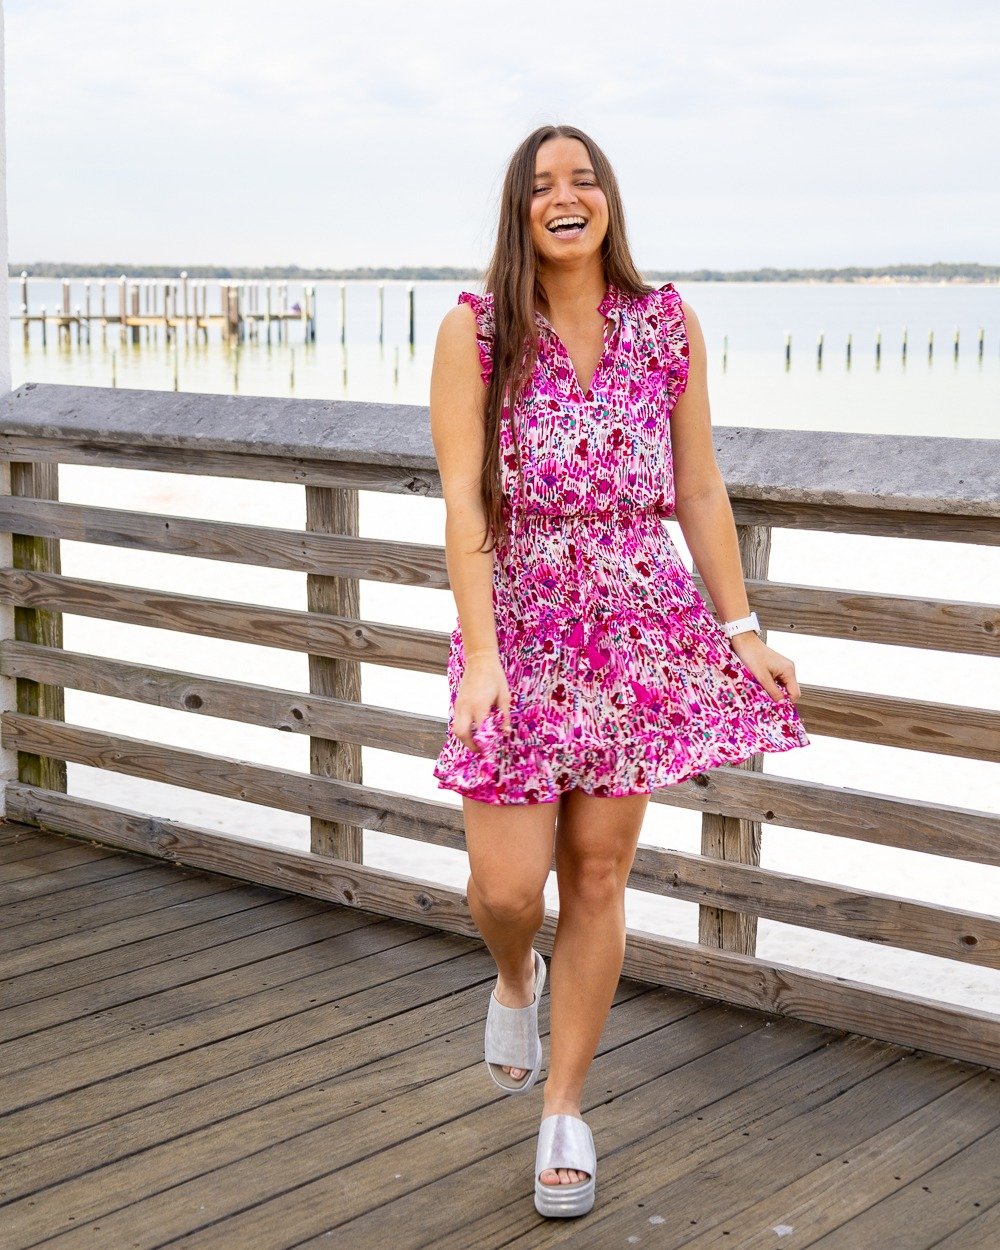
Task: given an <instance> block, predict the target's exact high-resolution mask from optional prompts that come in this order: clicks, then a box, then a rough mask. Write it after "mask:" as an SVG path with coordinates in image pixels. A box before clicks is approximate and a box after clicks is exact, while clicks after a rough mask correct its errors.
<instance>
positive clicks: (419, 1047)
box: [0, 826, 1000, 1250]
mask: <svg viewBox="0 0 1000 1250" xmlns="http://www.w3.org/2000/svg"><path fill="white" fill-rule="evenodd" d="M11 832H12V830H11V828H10V827H9V826H0V833H2V834H8V833H11ZM13 832H14V833H16V830H15V831H13ZM29 844H30V845H31V846H32V847H33V849H34V850H35V851H39V853H38V854H37V855H35V854H33V855H31V856H30V857H29V858H19V857H16V856H15V857H14V858H12V859H9V860H7V861H6V862H4V861H3V859H2V858H0V865H2V867H0V878H2V880H3V882H4V886H5V887H8V888H10V889H12V890H13V891H14V894H13V898H12V901H11V902H10V904H9V907H10V908H11V909H13V911H12V912H10V913H7V912H5V913H4V915H3V924H4V926H5V927H3V928H0V949H4V950H5V951H6V955H7V958H8V960H10V961H11V962H10V968H11V969H12V972H13V975H12V976H11V977H10V978H9V979H8V980H7V981H6V982H5V985H4V990H5V994H4V998H3V999H2V1000H0V1037H3V1038H5V1039H7V1040H6V1041H3V1042H0V1063H3V1064H4V1070H5V1075H6V1077H7V1079H6V1080H5V1082H4V1083H3V1084H2V1086H0V1091H2V1092H0V1103H2V1110H4V1111H5V1112H6V1114H2V1115H0V1204H2V1205H3V1211H2V1215H0V1220H2V1226H3V1229H4V1235H5V1247H6V1246H8V1245H9V1246H10V1248H11V1250H19V1248H20V1247H27V1246H30V1245H34V1244H36V1243H38V1242H39V1241H45V1243H46V1246H47V1247H51V1248H52V1250H75V1248H76V1247H78V1246H83V1245H88V1246H89V1245H93V1244H94V1243H95V1242H98V1241H100V1243H101V1244H107V1245H129V1246H130V1247H149V1248H150V1250H152V1248H153V1247H158V1246H161V1245H165V1244H167V1243H169V1242H171V1241H176V1240H178V1239H180V1240H182V1241H183V1244H184V1245H185V1247H186V1248H188V1247H192V1248H193V1247H198V1250H202V1248H209V1247H214V1248H217V1250H229V1247H231V1246H233V1245H236V1244H242V1243H244V1242H245V1243H247V1244H251V1245H254V1246H255V1247H258V1248H259V1250H272V1248H274V1250H276V1248H277V1247H291V1246H303V1245H315V1246H317V1247H318V1246H320V1245H323V1246H329V1245H330V1244H340V1243H343V1244H351V1245H356V1246H367V1245H372V1246H382V1245H384V1244H386V1243H387V1242H390V1241H391V1243H392V1245H393V1250H403V1248H404V1247H409V1246H413V1247H416V1246H425V1245H434V1246H435V1248H436V1250H437V1248H440V1250H445V1248H446V1247H447V1248H450V1250H467V1247H468V1246H470V1245H475V1246H477V1248H478V1247H491V1246H497V1247H499V1246H508V1245H511V1246H514V1245H523V1246H526V1247H528V1246H530V1247H532V1250H535V1247H543V1246H547V1245H556V1244H561V1243H563V1242H565V1241H570V1240H571V1241H572V1243H573V1245H574V1247H576V1246H577V1245H578V1244H579V1245H580V1246H581V1247H584V1246H593V1247H601V1248H602V1250H603V1247H605V1246H607V1245H611V1244H622V1245H626V1244H630V1239H633V1238H639V1240H640V1242H648V1244H651V1245H652V1244H655V1245H657V1246H663V1247H669V1246H681V1245H684V1246H694V1247H698V1246H706V1247H707V1246H708V1245H709V1244H711V1245H713V1246H716V1245H719V1244H729V1245H733V1246H736V1247H739V1250H752V1248H753V1247H757V1246H761V1247H763V1246H765V1245H767V1246H772V1245H775V1244H781V1245H782V1246H783V1247H788V1248H793V1247H797V1246H806V1245H809V1246H817V1247H819V1246H822V1247H823V1250H854V1247H856V1246H857V1245H859V1244H864V1245H878V1246H879V1247H880V1250H883V1248H884V1250H891V1248H892V1247H899V1250H902V1248H903V1247H905V1248H906V1250H921V1247H924V1246H926V1247H928V1248H929V1247H930V1246H931V1245H939V1246H941V1247H943V1248H946V1250H972V1248H973V1247H978V1246H980V1245H981V1246H983V1247H985V1246H987V1245H993V1244H996V1233H997V1229H998V1227H1000V1171H998V1168H997V1158H998V1155H1000V1079H998V1077H997V1074H996V1073H995V1072H992V1071H991V1070H989V1069H986V1068H982V1067H980V1066H978V1065H974V1064H965V1063H960V1062H957V1061H954V1060H950V1059H944V1058H941V1057H940V1056H935V1055H930V1054H926V1053H923V1052H919V1051H913V1050H910V1049H907V1048H903V1047H897V1046H892V1045H889V1044H887V1043H883V1042H879V1041H876V1040H873V1039H871V1038H865V1037H859V1036H855V1035H852V1034H850V1033H844V1032H841V1031H839V1030H835V1029H829V1028H824V1027H821V1026H818V1025H813V1024H809V1023H807V1022H802V1021H796V1020H793V1019H789V1018H783V1017H775V1016H772V1015H768V1014H766V1013H763V1012H754V1011H747V1010H741V1009H738V1008H735V1007H730V1006H728V1005H725V1004H721V1003H716V1002H713V1001H711V1000H709V999H706V998H701V997H698V996H695V995H691V994H684V993H680V992H675V991H672V990H667V989H664V988H663V987H657V986H648V985H644V984H643V983H640V982H636V981H632V980H628V979H623V980H622V981H621V983H620V984H619V986H618V989H617V992H616V995H615V999H614V1003H613V1005H612V1009H611V1012H610V1014H609V1017H608V1021H607V1024H606V1026H605V1029H604V1032H603V1034H602V1037H601V1041H600V1044H599V1047H598V1053H597V1056H596V1057H595V1060H594V1063H593V1066H592V1068H591V1072H590V1076H589V1078H588V1082H587V1086H586V1090H585V1098H584V1114H585V1115H586V1116H587V1120H588V1123H590V1124H591V1127H592V1128H593V1130H594V1136H595V1140H596V1143H597V1147H598V1158H599V1169H598V1198H597V1205H596V1207H595V1209H594V1211H593V1212H592V1213H591V1214H590V1215H589V1216H587V1217H585V1218H584V1219H582V1220H545V1219H543V1218H542V1217H540V1216H539V1215H538V1214H537V1213H536V1212H535V1210H534V1205H533V1203H532V1200H531V1194H532V1183H533V1178H532V1175H531V1173H532V1164H533V1160H534V1148H535V1140H536V1134H537V1126H538V1116H539V1114H540V1110H541V1096H540V1092H539V1094H538V1095H537V1096H535V1097H530V1098H525V1099H510V1098H505V1097H504V1096H503V1095H501V1094H500V1093H499V1091H498V1090H497V1089H496V1088H495V1086H493V1085H492V1084H491V1083H490V1081H489V1079H488V1077H487V1075H486V1073H485V1070H484V1068H483V1065H482V1031H483V1023H484V1019H485V1011H486V999H487V997H488V994H489V991H490V989H491V988H492V986H493V983H494V981H495V976H496V971H495V968H494V966H493V962H492V960H491V959H490V957H489V954H488V952H487V951H486V950H485V948H484V947H483V945H482V943H480V942H479V941H478V940H475V939H472V938H469V937H466V936H461V935H456V934H450V933H444V932H441V931H438V930H436V929H432V928H430V927H427V926H422V925H418V924H411V923H409V922H406V921H397V920H393V919H390V918H386V917H383V916H378V915H375V914H373V913H367V912H362V911H360V910H355V909H350V908H342V907H339V906H337V905H331V904H328V903H325V902H322V901H320V900H317V899H314V898H308V897H305V896H299V895H295V894H286V893H284V892H283V891H281V890H278V889H273V888H267V887H260V886H257V885H254V884H252V883H243V882H239V881H237V880H235V879H234V878H232V877H224V876H221V875H216V874H212V873H208V872H202V871H189V870H182V869H180V868H178V867H177V866H165V865H157V864H155V863H154V862H153V861H151V860H149V859H148V858H146V857H142V856H139V855H135V854H133V853H129V852H119V851H115V850H112V851H109V850H108V849H106V848H102V847H99V846H94V845H92V844H90V843H85V842H83V841H82V840H74V839H70V838H66V837H63V836H61V835H55V834H48V833H37V832H32V833H30V834H28V835H25V841H24V842H23V844H18V839H17V837H16V836H15V837H3V838H2V840H0V850H2V849H3V848H7V849H8V850H11V848H13V847H14V846H15V845H20V846H23V848H24V849H27V847H28V845H29ZM53 863H57V864H61V865H62V867H60V868H56V869H54V868H53V867H52V865H53ZM33 864H34V865H35V866H36V871H35V872H34V873H33V872H32V865H33ZM11 867H13V868H15V869H18V870H19V875H18V877H17V879H16V880H15V881H14V882H8V880H7V876H6V873H7V869H8V868H11ZM68 874H72V875H71V876H70V879H69V881H62V880H60V878H63V877H66V876H67V875H68ZM88 874H89V876H88ZM2 888H4V887H0V889H2ZM54 899H58V900H60V901H59V902H56V903H53V900H54ZM11 916H13V920H11ZM8 990H9V991H10V994H9V995H8V994H7V991H8ZM539 1025H540V1029H541V1031H542V1033H543V1036H544V1037H547V1036H548V1031H549V999H548V996H547V995H546V996H545V997H543V999H542V1004H541V1010H540V1014H539ZM544 1072H545V1069H544V1068H543V1076H544ZM776 1228H782V1230H783V1231H782V1233H781V1235H780V1236H779V1234H778V1233H777V1232H776V1231H775V1229H776ZM991 1235H992V1239H991ZM631 1244H639V1242H635V1241H632V1242H631Z"/></svg>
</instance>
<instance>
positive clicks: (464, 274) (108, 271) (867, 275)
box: [8, 261, 1000, 282]
mask: <svg viewBox="0 0 1000 1250" xmlns="http://www.w3.org/2000/svg"><path fill="white" fill-rule="evenodd" d="M22 270H26V271H27V272H28V273H29V274H30V275H31V276H32V277H33V278H117V277H119V275H121V274H123V273H124V274H127V275H128V276H129V277H130V278H159V277H163V276H165V275H172V276H173V275H176V274H178V273H179V272H180V270H181V267H180V266H178V265H136V264H124V263H123V264H114V265H112V264H103V263H102V264H91V265H79V264H74V263H70V262H68V261H65V262H53V261H35V262H33V263H31V264H23V263H17V262H15V261H11V262H10V265H9V267H8V274H9V276H10V277H12V278H15V277H18V276H19V275H20V273H21V271H22ZM186 272H187V275H188V277H189V278H191V279H192V280H193V281H195V280H197V281H204V280H206V279H215V278H218V279H220V280H223V281H225V280H229V281H239V280H241V279H258V280H260V281H275V282H277V281H284V282H299V281H303V280H307V281H314V280H322V279H324V278H334V279H336V278H341V279H344V280H347V279H361V280H365V281H376V280H378V279H380V278H386V279H396V280H397V281H409V282H416V281H433V280H435V279H436V280H438V281H442V282H467V281H470V280H472V281H478V280H479V279H481V278H482V270H480V269H470V268H461V267H448V266H447V265H404V266H399V267H396V268H392V267H390V266H388V265H383V266H366V267H364V268H354V269H350V268H343V269H314V268H302V267H300V266H299V265H188V266H187V268H186ZM644 276H645V277H646V278H647V279H649V280H650V281H651V282H667V281H682V280H683V281H692V282H877V281H879V280H885V279H890V280H893V281H897V282H928V281H931V282H998V281H1000V265H976V264H971V263H967V264H958V263H947V262H944V261H936V262H935V263H934V264H928V265H919V264H909V265H852V266H850V267H848V268H843V269H832V268H831V269H688V270H684V271H681V270H673V271H669V270H646V271H644Z"/></svg>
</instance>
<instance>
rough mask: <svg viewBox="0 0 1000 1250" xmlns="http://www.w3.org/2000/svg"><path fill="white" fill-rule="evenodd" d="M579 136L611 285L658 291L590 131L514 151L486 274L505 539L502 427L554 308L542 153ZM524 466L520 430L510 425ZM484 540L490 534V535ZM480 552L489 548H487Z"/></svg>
mask: <svg viewBox="0 0 1000 1250" xmlns="http://www.w3.org/2000/svg"><path fill="white" fill-rule="evenodd" d="M556 138H566V139H579V140H580V142H581V143H582V144H583V145H584V146H585V147H586V149H587V152H588V153H589V155H590V163H591V165H592V167H593V170H594V173H595V175H596V177H597V182H598V185H599V186H600V188H601V190H602V191H603V192H604V195H605V198H606V199H607V202H608V229H607V233H606V235H605V237H604V242H603V243H602V244H601V259H602V262H603V265H604V279H605V283H614V285H615V286H617V287H618V288H619V290H621V291H623V292H624V293H626V294H628V295H631V296H632V297H633V298H635V297H638V296H641V295H646V294H648V293H649V292H650V291H652V290H653V288H652V287H651V286H650V285H649V284H648V283H646V282H644V281H643V279H642V275H641V274H640V273H639V270H638V269H637V268H636V265H635V262H634V260H633V259H632V253H631V250H630V248H629V245H628V237H627V232H626V228H625V209H624V207H623V205H622V198H621V192H620V191H619V189H618V180H617V178H616V177H615V173H614V170H613V169H612V168H611V163H610V161H609V160H608V158H607V157H606V156H605V155H604V153H603V152H602V151H601V149H600V148H599V147H598V146H597V144H596V143H595V142H594V140H593V139H591V138H590V136H589V135H587V134H585V133H584V132H583V131H582V130H578V129H577V128H576V126H539V127H538V128H537V129H536V130H533V131H532V132H531V134H529V135H528V136H527V138H525V139H524V140H522V142H521V143H520V145H519V146H518V147H517V149H516V150H515V152H514V154H513V155H512V156H511V158H510V161H509V163H508V165H507V172H506V174H505V176H504V181H503V191H502V192H501V196H500V217H499V222H498V224H497V239H496V244H495V246H494V249H493V255H492V257H491V258H490V262H489V264H488V265H487V267H486V273H485V275H484V278H483V285H484V290H485V291H487V292H490V293H492V295H493V313H494V327H495V328H494V339H493V353H492V354H493V369H492V374H491V376H490V383H489V387H488V389H487V392H486V429H485V446H484V452H483V465H482V470H481V474H480V486H481V490H482V499H483V508H484V511H485V515H486V520H487V534H486V536H485V537H486V538H488V537H489V535H490V534H492V535H493V537H494V540H495V539H496V537H497V536H498V535H503V537H504V539H506V536H507V535H506V529H507V527H506V524H505V518H504V516H503V510H502V490H501V476H500V424H501V420H502V417H503V412H504V409H505V407H509V410H510V412H511V413H513V410H514V407H515V405H516V403H517V401H518V399H519V398H520V396H521V394H522V392H523V390H524V388H525V386H526V385H527V383H528V381H529V379H530V378H531V375H532V371H533V370H534V366H535V360H536V356H537V337H536V335H537V329H536V325H535V309H536V307H538V306H540V307H541V308H543V309H547V308H548V297H547V296H546V294H545V290H544V288H543V286H542V285H541V283H540V281H539V279H538V258H537V256H536V254H535V247H534V243H533V242H532V238H531V196H532V188H533V186H534V181H535V158H536V156H537V154H538V149H539V148H540V147H541V145H542V144H543V143H545V142H546V140H548V139H556ZM511 428H512V431H513V434H514V443H515V453H516V455H517V460H518V467H519V468H520V449H519V447H518V445H517V428H516V425H515V423H514V422H513V421H512V422H511ZM484 541H485V539H484ZM479 550H480V551H482V550H484V547H483V546H480V548H479Z"/></svg>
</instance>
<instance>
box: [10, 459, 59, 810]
mask: <svg viewBox="0 0 1000 1250" xmlns="http://www.w3.org/2000/svg"><path fill="white" fill-rule="evenodd" d="M10 491H11V493H10V495H8V496H5V497H4V498H5V499H6V500H8V501H13V499H14V498H16V497H19V496H20V497H21V502H22V503H23V504H25V505H30V500H31V498H32V497H34V498H36V499H40V500H57V499H58V498H59V466H58V465H55V464H20V463H15V464H12V465H11V466H10ZM2 502H3V499H0V503H2ZM12 549H13V558H14V567H15V568H18V569H25V570H27V571H28V572H30V573H50V574H58V573H60V572H61V571H62V564H61V560H60V552H59V541H58V539H55V538H42V537H35V536H32V535H28V534H20V533H16V532H15V534H14V535H13V541H12ZM14 637H15V638H16V639H17V640H18V641H19V642H28V643H34V644H36V645H38V646H43V647H61V646H62V640H63V627H62V615H61V614H60V613H59V612H52V611H46V610H44V609H39V608H34V607H27V606H24V605H21V606H18V607H16V608H15V610H14ZM17 710H18V711H19V712H25V713H27V714H29V715H31V716H43V717H48V718H50V719H52V720H62V719H63V718H64V717H65V715H66V712H65V699H64V697H63V692H62V690H61V689H60V688H59V687H58V686H49V685H43V684H42V683H40V682H36V681H31V680H24V679H22V680H19V681H18V683H17ZM17 772H18V778H19V779H20V780H21V781H23V782H25V783H26V784H28V785H33V786H40V787H41V788H42V789H44V790H65V789H66V765H65V764H64V763H63V762H62V761H61V760H50V759H44V758H42V757H41V756H37V755H31V754H30V753H26V752H21V753H20V754H19V755H18V767H17Z"/></svg>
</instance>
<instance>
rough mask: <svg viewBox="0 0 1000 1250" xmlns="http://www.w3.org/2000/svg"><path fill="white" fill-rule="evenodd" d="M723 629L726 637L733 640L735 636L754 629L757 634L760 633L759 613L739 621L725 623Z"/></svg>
mask: <svg viewBox="0 0 1000 1250" xmlns="http://www.w3.org/2000/svg"><path fill="white" fill-rule="evenodd" d="M722 628H723V629H724V630H725V631H726V637H727V638H732V637H733V636H734V634H742V633H745V632H746V631H747V630H750V629H752V630H753V631H754V633H755V634H759V633H760V621H758V620H757V613H756V612H751V613H750V615H749V616H743V617H741V618H740V619H739V620H738V621H723V622H722Z"/></svg>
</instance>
